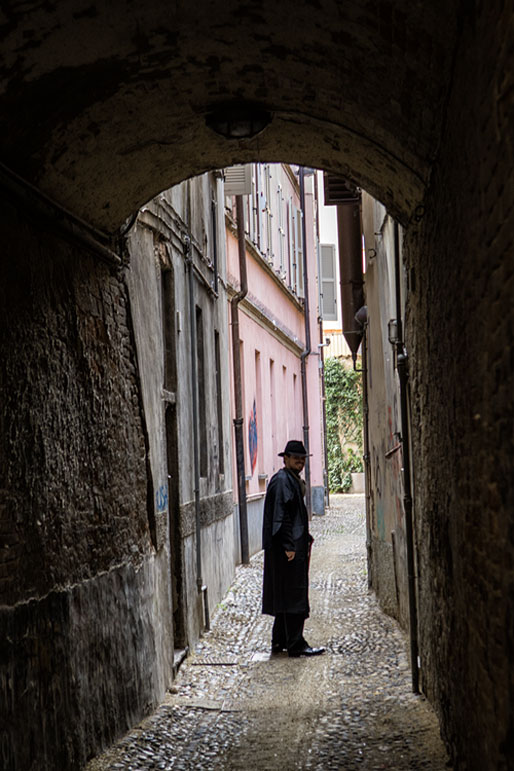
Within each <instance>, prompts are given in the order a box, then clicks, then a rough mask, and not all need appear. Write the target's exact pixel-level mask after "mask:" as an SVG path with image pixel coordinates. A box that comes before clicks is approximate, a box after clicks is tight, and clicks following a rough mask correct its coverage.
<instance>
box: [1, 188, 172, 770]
mask: <svg viewBox="0 0 514 771" xmlns="http://www.w3.org/2000/svg"><path fill="white" fill-rule="evenodd" d="M0 212H1V222H0V233H1V243H2V246H3V255H2V261H1V263H0V271H1V274H0V327H1V329H2V335H1V336H0V360H1V362H2V365H1V369H0V474H1V480H0V547H1V548H0V604H1V606H2V608H1V611H0V640H1V646H2V647H1V657H0V658H1V660H2V675H1V678H0V688H1V696H0V704H1V708H2V720H1V721H0V723H1V725H2V735H1V740H0V747H1V752H2V756H1V757H0V765H1V766H2V767H3V768H18V769H22V768H29V767H38V768H46V769H52V768H59V769H62V768H77V767H79V765H80V764H81V763H82V762H83V761H84V760H85V758H86V755H87V753H90V752H93V751H95V750H98V749H100V748H101V747H102V746H103V745H104V744H105V742H106V741H109V740H111V739H112V738H114V736H116V735H117V734H119V732H120V731H122V730H123V729H124V728H125V727H126V726H127V725H130V724H131V723H133V721H134V719H136V718H137V717H138V716H140V715H141V714H142V713H143V712H144V711H145V710H146V709H148V707H149V706H150V705H151V704H152V703H154V702H155V701H156V700H157V699H158V698H160V697H162V695H163V693H164V689H165V685H166V683H167V681H168V679H169V673H170V672H171V663H170V662H169V660H168V654H167V648H168V647H169V639H168V640H166V637H167V630H166V613H165V610H166V609H165V604H166V595H165V594H164V595H162V596H161V594H160V593H159V591H160V590H159V586H160V585H161V583H162V578H163V573H164V577H165V575H166V570H165V569H163V565H162V564H161V563H162V560H161V558H160V557H159V555H155V552H154V548H153V546H152V540H151V529H152V528H151V525H152V513H153V509H152V499H151V498H150V499H149V500H147V496H148V492H149V490H148V485H147V481H148V478H147V468H146V460H145V458H146V447H145V439H144V436H145V432H144V430H143V421H142V413H141V401H140V395H139V385H138V376H137V370H136V363H135V357H134V346H133V340H132V334H131V321H130V313H129V309H128V299H127V291H126V287H125V284H124V281H123V277H122V275H120V274H118V272H117V269H115V268H110V267H109V266H107V265H106V264H103V263H102V262H100V261H99V260H98V259H97V258H96V257H93V256H91V255H90V254H88V253H87V252H85V251H84V249H82V248H81V247H79V246H76V245H71V244H70V243H67V242H64V241H62V240H60V238H58V237H56V236H55V235H52V234H51V233H50V232H49V231H48V230H47V229H46V226H45V223H43V222H34V223H32V222H30V221H29V220H28V219H27V217H26V216H25V214H24V213H23V212H22V211H21V210H20V209H17V208H15V206H14V205H12V204H8V203H7V202H5V201H2V203H1V207H0ZM166 585H167V584H166ZM161 615H162V617H163V620H161V619H160V616H161ZM20 726H26V731H20V730H19V727H20ZM31 763H32V764H34V765H32V766H31Z"/></svg>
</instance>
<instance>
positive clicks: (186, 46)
mask: <svg viewBox="0 0 514 771" xmlns="http://www.w3.org/2000/svg"><path fill="white" fill-rule="evenodd" d="M2 16H3V18H2V26H1V28H0V34H1V35H2V59H1V73H2V86H1V95H0V106H1V110H0V116H1V117H0V125H1V133H2V148H1V160H2V163H3V164H4V169H2V178H3V182H2V189H3V191H4V192H3V193H2V197H3V198H4V199H5V198H6V193H5V191H6V190H8V191H12V177H11V175H10V173H9V171H8V170H7V169H6V168H5V167H7V168H8V169H10V170H11V171H13V172H15V173H16V174H17V175H19V176H20V177H21V178H22V179H24V180H25V181H26V182H28V183H30V184H32V185H34V186H35V187H36V188H38V189H39V190H40V191H42V192H43V193H44V194H46V195H48V196H49V197H50V198H52V199H53V200H54V201H56V202H57V203H58V204H60V205H61V206H63V207H65V208H66V209H68V210H69V211H70V212H72V214H73V215H75V216H77V217H79V218H81V219H83V220H85V221H86V222H87V223H89V224H90V225H91V226H92V227H93V228H95V229H97V230H98V231H100V233H96V234H95V235H96V236H98V238H100V240H103V241H104V243H108V242H109V238H108V236H109V235H110V234H113V233H115V232H116V231H117V230H118V228H119V227H120V226H121V225H122V223H123V222H124V220H125V219H126V218H127V217H128V216H129V215H130V214H131V213H132V212H133V211H134V210H135V209H136V208H137V207H138V206H139V205H141V204H143V203H144V202H145V201H147V200H148V199H150V198H151V197H152V196H153V195H154V194H155V193H157V192H158V191H159V190H160V189H163V188H165V187H168V186H169V185H171V184H173V183H174V182H177V181H179V180H182V179H184V178H186V177H188V176H190V175H192V174H195V173H198V172H201V171H203V170H205V169H208V168H216V167H222V166H226V165H230V164H231V163H233V162H239V161H247V160H269V161H271V160H281V161H295V162H299V163H303V164H306V165H309V166H318V167H321V168H326V169H330V170H333V171H335V172H338V173H341V174H343V175H345V176H350V177H352V178H354V179H355V180H356V181H357V182H359V183H360V184H361V185H362V186H363V187H364V188H365V189H367V190H368V191H369V192H371V193H372V194H374V195H375V196H376V197H377V198H378V199H379V200H381V201H382V202H383V203H384V204H385V205H386V206H387V208H388V209H389V211H390V212H391V213H392V214H393V215H394V216H396V217H397V218H398V219H399V220H400V221H401V222H402V223H403V224H404V225H406V226H407V233H406V242H405V260H406V269H407V275H408V281H409V290H410V295H409V305H408V343H409V347H410V350H411V351H412V352H413V353H414V354H415V356H414V358H413V364H412V372H411V375H412V414H413V449H414V470H415V479H416V513H417V516H418V517H419V523H420V525H419V526H420V538H421V543H420V553H421V564H420V584H419V593H420V606H421V607H422V614H421V618H420V634H421V638H422V644H423V647H424V652H425V653H424V655H425V661H426V667H427V671H426V672H425V678H424V680H425V687H426V690H427V692H428V694H429V696H430V698H431V699H432V700H433V701H434V703H435V705H436V707H437V709H438V710H439V712H440V714H441V716H442V719H443V730H444V732H445V736H446V738H447V740H448V742H449V743H450V744H451V745H452V747H453V748H454V751H455V753H456V754H457V755H458V756H459V757H460V758H462V763H463V767H465V764H466V763H467V767H469V768H477V769H478V768H480V769H482V768H507V767H508V766H509V762H510V761H511V760H512V755H513V752H514V749H513V746H512V743H511V739H510V738H509V737H511V736H512V730H511V729H512V723H513V711H512V698H511V696H512V692H513V683H512V670H511V667H510V666H509V656H510V655H511V651H512V644H513V639H514V631H513V628H512V618H513V616H514V614H513V612H512V611H513V607H512V605H513V593H512V586H513V573H512V571H513V567H512V565H513V560H512V549H513V543H512V516H513V515H512V512H513V510H514V504H513V489H512V476H513V475H512V454H513V453H512V449H513V447H512V445H513V436H512V396H511V394H512V392H513V384H512V369H513V367H512V313H513V309H512V295H513V288H514V287H513V270H514V269H513V264H512V263H513V260H512V251H513V240H512V239H513V235H512V234H513V211H514V190H513V183H512V178H511V174H510V169H511V168H512V163H513V160H514V159H513V145H512V136H513V132H512V108H513V95H512V94H513V91H512V83H511V79H510V74H509V73H511V72H512V69H513V64H512V45H511V42H512V39H511V35H512V33H511V29H510V26H509V25H510V24H511V20H512V16H511V9H510V8H509V7H506V6H503V5H500V4H498V6H497V7H496V5H495V4H493V5H491V4H488V5H487V6H486V5H485V4H479V3H477V4H474V5H468V4H467V3H457V2H455V3H453V2H449V3H448V2H447V3H442V2H438V3H435V4H434V3H431V4H426V3H421V2H419V3H407V2H402V3H395V4H392V3H387V2H381V1H380V0H378V1H377V2H375V3H368V4H359V3H352V2H345V3H336V2H323V1H322V2H319V3H305V4H298V3H292V2H291V3H290V2H284V3H280V4H276V3H267V2H266V3H264V4H263V3H247V4H245V5H242V4H241V3H236V2H229V3H225V4H224V5H223V6H222V7H214V6H213V5H212V4H210V3H204V2H199V3H195V4H193V5H191V4H182V3H176V4H174V5H173V6H172V7H170V5H169V4H164V3H162V4H161V3H146V4H145V5H144V6H141V5H137V6H136V5H135V4H133V3H132V2H117V3H110V4H109V5H108V6H105V7H104V6H102V7H100V6H97V5H94V4H89V3H87V2H78V0H76V1H74V2H70V3H66V4H61V5H58V6H51V5H40V4H36V3H34V4H30V3H29V4H25V5H24V7H23V10H21V9H19V8H18V7H16V6H14V5H11V6H8V7H6V8H4V9H3V10H2ZM242 99H244V100H251V101H256V102H258V103H260V104H263V105H264V106H265V107H266V108H267V109H268V110H270V111H271V113H272V115H273V120H272V122H271V125H270V126H269V127H268V128H267V129H266V130H265V131H264V132H263V133H262V134H260V135H259V136H258V137H256V138H255V139H252V140H248V141H246V140H245V141H229V142H227V141H226V140H224V139H222V138H220V137H218V136H217V135H215V134H214V133H212V132H211V131H210V130H209V129H208V128H207V127H206V125H205V117H206V115H207V114H208V113H209V111H210V110H211V109H212V107H213V105H216V104H218V103H222V102H227V101H230V100H242ZM16 184H17V183H16ZM22 188H23V186H22ZM8 198H9V195H7V199H8ZM2 213H3V218H2V219H3V225H2V232H3V238H2V242H3V244H4V246H5V249H4V254H3V258H2V266H1V270H2V290H1V291H2V293H3V297H2V304H3V310H2V311H1V313H2V316H1V319H0V324H1V328H2V339H3V342H2V355H3V361H4V367H3V373H2V375H3V380H2V387H3V389H4V398H3V407H2V436H1V440H0V441H1V445H0V446H1V450H0V451H1V459H2V466H3V469H4V474H5V484H4V483H3V484H2V502H1V511H2V517H3V520H2V521H3V522H4V530H5V532H6V533H7V535H8V537H9V539H10V540H8V541H7V542H6V543H7V547H6V548H5V549H4V552H3V553H4V557H5V559H4V564H5V566H4V568H3V569H4V572H3V573H2V574H1V576H0V578H1V580H2V591H3V597H4V598H5V599H3V600H2V602H3V603H4V605H5V606H6V607H7V608H8V620H7V622H6V623H7V627H6V629H7V633H8V632H9V629H10V628H11V627H10V626H9V625H10V624H13V623H14V621H13V618H14V616H17V618H18V619H19V616H20V614H21V615H22V616H24V618H25V616H26V617H27V619H28V618H29V617H30V614H31V612H32V610H33V608H34V605H35V604H37V603H38V602H39V601H40V600H41V598H50V599H47V600H45V601H48V602H52V601H53V600H52V598H51V591H52V589H53V588H54V587H57V586H59V587H63V586H64V587H66V586H67V585H68V583H69V582H80V581H84V582H85V581H90V580H93V579H94V577H95V576H96V575H97V574H99V573H100V572H101V571H102V570H105V569H106V567H107V566H109V565H111V564H114V563H115V562H116V561H119V560H120V559H122V558H125V557H126V558H127V559H128V560H129V562H127V568H126V570H127V572H128V573H130V572H131V571H134V569H135V567H134V566H135V565H137V563H138V559H139V557H140V556H141V555H137V556H136V558H133V556H132V557H131V556H130V554H128V542H125V541H124V539H123V537H121V539H120V540H119V541H117V542H116V545H113V546H109V547H108V548H107V549H106V553H104V552H102V551H101V550H100V551H98V552H95V553H93V554H91V553H89V552H88V549H87V548H86V546H84V548H82V547H80V548H78V550H77V549H76V545H75V544H74V543H70V542H66V539H65V542H64V546H63V542H62V533H63V531H64V532H65V531H66V527H65V526H64V525H63V523H60V522H58V521H52V524H51V526H50V525H48V527H47V526H46V525H45V524H44V523H43V525H41V522H40V521H39V520H38V518H37V509H38V506H40V507H46V508H47V509H48V510H50V509H52V507H56V508H59V507H63V509H65V510H66V511H67V512H68V514H69V517H70V520H73V517H74V516H76V515H77V514H78V513H79V512H80V510H81V507H83V506H84V507H85V506H86V505H88V504H86V502H85V499H84V489H85V485H86V481H87V480H86V479H85V476H84V475H85V474H86V472H85V470H84V469H83V468H81V465H80V458H81V452H82V448H83V446H84V445H85V444H91V443H93V444H94V445H95V446H96V445H98V450H99V452H100V450H102V452H104V451H105V448H107V449H108V454H109V457H110V458H111V463H112V466H113V467H114V466H115V465H116V463H117V462H118V461H119V449H118V442H117V439H118V438H119V437H120V436H123V437H124V440H125V441H127V439H128V441H129V443H130V445H131V446H132V447H133V448H135V449H134V452H133V454H132V457H131V458H129V463H128V467H129V469H128V470H129V474H131V475H132V479H133V480H134V485H133V487H132V489H131V492H130V495H129V496H128V497H127V493H126V491H125V490H124V489H122V486H119V487H118V488H117V487H116V484H113V480H112V479H109V478H108V475H106V474H105V473H103V472H102V473H101V470H100V468H99V464H100V461H99V460H98V464H97V465H98V468H97V467H96V466H95V468H93V469H92V470H88V471H87V474H91V478H93V479H94V486H93V489H94V490H95V491H96V492H95V507H98V510H99V511H100V510H101V508H102V507H109V505H110V503H109V502H112V501H114V500H120V499H121V500H123V506H124V507H125V508H126V509H127V510H129V509H130V508H134V509H136V510H139V509H141V510H144V509H145V499H146V495H147V490H146V480H145V469H144V467H142V466H141V463H140V457H141V453H143V454H144V448H143V449H141V446H140V445H141V443H143V445H144V437H143V438H142V437H141V433H140V431H139V430H138V426H137V414H138V407H137V405H136V406H134V408H133V411H132V413H131V415H129V416H127V414H126V413H124V411H123V410H120V409H119V405H120V403H121V401H120V400H121V395H122V394H125V393H126V392H125V390H124V389H125V386H124V383H129V384H130V388H133V389H134V390H137V384H136V383H135V381H134V379H133V373H132V369H131V361H130V356H128V355H127V356H126V355H124V354H123V350H122V346H120V351H121V353H120V355H119V357H118V356H115V357H111V358H108V357H106V356H105V354H104V353H103V349H104V347H106V346H107V341H108V340H110V335H111V333H113V329H111V328H108V329H107V334H106V337H105V338H102V330H101V329H100V330H96V333H95V330H94V329H93V327H94V322H93V321H92V320H91V319H92V318H93V315H94V314H93V313H92V312H91V309H92V308H93V307H94V306H95V303H98V302H99V297H100V296H101V295H102V292H103V291H104V288H105V286H109V287H110V290H109V291H110V302H112V304H113V307H114V306H117V307H118V308H121V309H122V310H121V311H120V313H122V314H123V305H124V299H123V296H118V289H117V284H116V278H115V276H114V275H113V271H112V268H108V267H105V266H103V265H99V263H98V262H96V261H95V260H94V259H92V258H91V256H90V255H88V253H87V252H86V251H83V250H82V251H81V250H80V249H74V248H72V247H70V246H69V245H66V244H65V245H63V242H62V241H61V240H60V236H59V235H57V236H56V235H55V233H52V232H50V231H51V228H50V229H49V225H48V221H45V222H42V221H41V220H40V219H39V218H38V216H35V215H34V214H33V212H32V208H31V202H30V196H29V194H28V193H27V195H25V194H21V195H18V196H17V197H16V199H15V200H10V201H9V200H7V201H6V204H5V205H4V207H3V212H2ZM102 233H103V234H106V235H105V238H104V237H103V236H102ZM102 296H103V295H102ZM70 297H73V298H74V299H73V301H71V300H70ZM77 297H79V300H80V306H81V311H82V312H83V314H84V315H83V322H84V323H83V324H75V325H74V321H73V319H74V317H73V314H70V302H74V303H76V302H77V300H76V298H77ZM127 323H129V320H128V321H127ZM93 340H94V343H93ZM94 349H95V350H94ZM70 351H72V352H73V355H71V356H70V355H69V353H70ZM102 357H104V360H105V361H106V362H107V363H106V366H105V369H104V371H102V372H98V373H97V376H98V384H99V386H98V387H99V388H100V387H101V388H102V389H103V392H104V395H105V397H106V401H105V403H103V404H102V405H100V404H99V402H98V401H97V400H95V399H94V398H93V397H94V394H89V393H88V391H87V388H86V385H85V383H84V382H83V375H84V371H85V369H87V368H88V367H89V368H90V367H91V366H92V362H93V360H94V359H96V358H100V359H102ZM63 361H66V362H67V371H66V372H65V373H64V374H63V378H64V379H65V381H66V383H71V387H70V388H69V389H68V399H67V402H66V410H65V411H64V414H63V415H56V414H55V412H53V411H52V409H50V408H51V407H52V405H55V404H57V403H58V401H59V388H58V387H57V384H56V383H55V382H52V375H51V373H52V371H55V369H56V366H57V363H58V362H63ZM106 383H108V384H109V387H108V388H107V389H105V388H104V386H105V384H106ZM27 384H28V385H30V388H29V387H28V385H27ZM130 388H129V390H130ZM85 394H87V395H88V400H87V408H84V398H85ZM89 397H91V398H90V399H89ZM99 426H103V429H104V432H105V433H102V432H99V431H98V427H99ZM34 437H36V441H34ZM138 448H139V449H138ZM98 457H100V456H98ZM125 462H127V459H125ZM70 482H73V484H70ZM118 482H119V480H118ZM88 484H90V479H89V482H88ZM65 494H66V496H67V497H68V498H69V499H70V500H71V501H72V503H71V504H69V505H65V502H64V500H63V496H64V495H65ZM143 526H144V522H136V523H135V524H134V523H133V524H132V525H131V527H134V528H135V529H136V530H138V528H139V529H140V530H141V531H142V529H143ZM21 532H23V533H25V534H26V533H29V535H28V536H27V537H26V543H24V542H23V539H22V538H21V535H20V533H21ZM113 534H114V531H113ZM27 543H28V544H29V546H30V548H27ZM42 543H45V544H48V543H54V544H56V553H55V555H54V559H53V561H52V563H51V564H50V565H38V562H37V555H38V553H39V549H40V546H41V544H42ZM7 548H8V550H7ZM130 560H132V562H131V561H130ZM46 612H47V613H49V612H50V611H46ZM105 612H106V613H108V612H109V611H108V609H106V611H105ZM132 612H133V610H132V606H131V604H130V602H128V603H127V605H126V606H124V613H125V618H126V619H127V620H128V619H129V618H130V615H131V613H132ZM52 613H53V617H54V618H59V619H60V621H59V624H60V628H61V629H63V630H66V629H67V628H68V626H69V625H70V624H73V623H77V619H71V620H70V618H69V616H68V615H67V614H68V610H67V607H66V605H65V603H64V604H63V605H62V607H61V606H59V608H54V609H53V610H52ZM9 614H10V615H9ZM13 614H14V615H13ZM43 617H44V616H43ZM27 623H28V621H27ZM42 627H44V628H45V629H46V631H45V634H47V635H52V634H55V628H54V627H55V624H54V626H52V625H50V626H48V628H46V627H45V625H44V623H42ZM7 636H8V635H7ZM6 639H7V638H6ZM60 644H62V650H63V652H66V651H67V646H68V645H69V641H68V640H67V638H66V634H65V633H64V632H63V636H62V640H61V643H60ZM121 644H126V640H124V639H123V638H122V639H121ZM39 645H40V641H38V640H37V639H34V641H33V645H32V647H30V649H27V652H26V655H27V656H29V657H35V658H37V650H38V646H39ZM63 655H64V654H63ZM72 659H73V655H71V656H70V652H69V651H67V659H66V660H67V661H71V660H72ZM70 666H71V665H70ZM43 670H44V671H43V673H42V679H44V680H46V682H47V684H48V685H49V687H48V691H47V692H48V693H49V694H50V696H49V697H48V698H49V699H50V701H51V702H52V704H53V705H54V707H55V705H57V704H58V703H61V704H62V700H63V697H62V693H61V684H60V683H59V682H57V681H56V680H55V679H54V673H53V672H52V671H51V668H45V666H43ZM70 672H71V674H70V679H72V676H73V675H72V671H71V670H70ZM106 687H107V689H108V688H109V686H106ZM150 691H151V688H150V687H149V686H148V684H146V683H143V682H139V681H138V682H134V684H133V692H132V693H131V697H134V699H135V701H137V703H143V702H145V700H148V699H150V700H151V698H152V697H151V693H150ZM66 698H68V696H66ZM69 698H70V699H72V700H76V701H77V703H78V704H79V707H81V708H83V709H89V710H90V709H91V705H81V704H80V694H77V693H76V692H75V693H74V694H73V696H71V697H69ZM48 706H49V705H48V704H47V705H46V707H47V708H48ZM74 706H75V707H76V706H77V705H76V704H75V705H74ZM55 709H57V707H55ZM112 720H113V725H112V726H110V727H109V728H106V727H105V726H97V728H96V731H97V733H98V734H103V733H105V735H106V736H108V735H109V731H111V734H112V732H116V731H117V730H119V726H117V725H115V723H116V720H115V716H114V717H113V718H112ZM95 741H97V742H98V738H96V739H95ZM100 742H101V740H100ZM92 743H93V744H94V742H93V741H92Z"/></svg>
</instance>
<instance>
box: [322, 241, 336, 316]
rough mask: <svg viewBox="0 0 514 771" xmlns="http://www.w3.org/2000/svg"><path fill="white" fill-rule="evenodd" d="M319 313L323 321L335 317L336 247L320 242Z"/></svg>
mask: <svg viewBox="0 0 514 771" xmlns="http://www.w3.org/2000/svg"><path fill="white" fill-rule="evenodd" d="M321 297H322V301H321V315H322V317H323V319H324V320H325V321H335V320H336V319H337V292H336V248H335V246H334V244H321Z"/></svg>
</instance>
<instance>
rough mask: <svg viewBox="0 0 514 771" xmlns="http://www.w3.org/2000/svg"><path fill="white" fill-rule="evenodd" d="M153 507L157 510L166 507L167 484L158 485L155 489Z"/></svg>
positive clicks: (163, 509) (164, 509) (162, 509)
mask: <svg viewBox="0 0 514 771" xmlns="http://www.w3.org/2000/svg"><path fill="white" fill-rule="evenodd" d="M155 508H156V510H157V511H166V509H167V508H168V485H166V484H164V485H160V486H159V488H158V489H157V490H156V492H155Z"/></svg>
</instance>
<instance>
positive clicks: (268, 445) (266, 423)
mask: <svg viewBox="0 0 514 771" xmlns="http://www.w3.org/2000/svg"><path fill="white" fill-rule="evenodd" d="M281 179H282V183H283V185H284V189H286V191H287V194H291V195H293V196H294V197H295V200H296V205H297V206H298V207H299V205H300V204H299V198H298V190H297V188H295V187H294V184H293V183H292V181H291V180H290V179H289V177H288V176H287V175H282V177H281ZM287 186H289V189H287ZM313 216H314V207H313V193H312V183H310V180H309V178H308V179H307V185H306V226H307V227H306V232H307V258H308V265H309V301H310V317H311V351H312V353H311V355H310V356H309V357H308V359H307V389H308V404H309V428H310V432H309V441H310V451H311V453H312V457H311V485H312V486H322V485H323V450H322V446H323V445H322V434H321V425H322V417H321V416H322V412H321V410H322V405H321V396H320V382H319V348H318V343H319V327H318V322H317V314H318V288H317V277H316V273H317V256H316V243H315V229H314V220H313ZM246 261H247V273H248V302H246V303H245V302H243V303H242V304H241V305H240V312H239V333H240V340H241V354H242V378H243V405H244V436H245V471H246V477H247V494H248V496H249V497H252V496H257V495H258V494H259V493H260V494H262V493H263V492H264V491H265V489H266V484H267V481H268V480H269V479H270V478H271V476H272V475H273V474H274V473H275V471H277V470H278V469H279V468H280V467H281V466H282V465H283V461H282V458H280V457H278V453H279V452H280V451H282V450H283V449H284V446H285V444H286V442H287V440H288V439H300V440H303V407H302V382H301V360H300V352H301V351H302V350H304V347H305V321H304V313H303V308H302V305H301V304H300V303H299V302H298V301H297V300H296V299H295V298H294V296H293V295H292V293H291V292H290V291H288V289H287V287H286V284H285V282H281V281H280V280H279V278H277V277H276V275H275V274H274V266H269V265H268V264H267V263H266V261H265V260H263V259H262V258H261V257H260V256H259V255H258V254H257V253H256V251H255V250H253V249H251V248H248V249H247V255H246ZM227 267H228V275H229V279H230V280H231V282H232V283H233V284H234V285H236V286H238V285H239V259H238V246H237V240H236V237H235V236H234V234H233V233H232V232H230V231H229V230H227ZM270 268H271V269H270ZM286 281H287V279H286ZM256 307H257V308H258V309H259V311H260V313H258V314H256V313H255V308H256ZM228 312H229V314H230V309H229V310H228ZM257 316H258V317H257ZM229 321H230V315H229ZM281 331H282V334H281ZM288 339H289V341H290V342H289V344H288V342H287V340H288ZM295 345H296V350H293V349H294V347H295ZM231 388H233V385H231ZM232 397H233V394H232ZM254 402H255V413H256V425H257V455H256V461H255V467H254V469H253V470H252V464H251V455H250V446H249V445H250V442H249V426H250V422H251V420H252V417H253V409H254ZM233 404H234V399H233V398H232V405H233ZM235 465H236V464H235V463H234V474H235V473H236V472H235ZM236 489H237V484H236V479H234V490H236Z"/></svg>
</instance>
